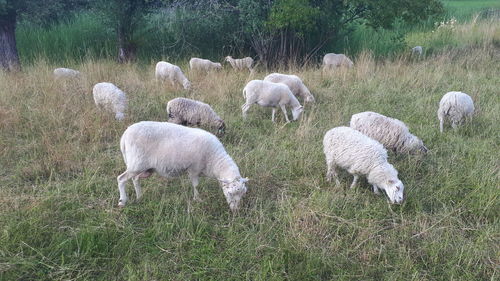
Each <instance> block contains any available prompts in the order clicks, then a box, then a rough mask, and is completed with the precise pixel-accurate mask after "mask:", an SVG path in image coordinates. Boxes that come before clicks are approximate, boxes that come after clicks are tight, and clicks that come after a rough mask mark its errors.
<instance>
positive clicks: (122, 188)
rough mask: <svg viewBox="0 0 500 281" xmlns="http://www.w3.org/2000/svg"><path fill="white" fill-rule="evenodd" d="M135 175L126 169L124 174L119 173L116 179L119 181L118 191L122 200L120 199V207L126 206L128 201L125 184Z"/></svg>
mask: <svg viewBox="0 0 500 281" xmlns="http://www.w3.org/2000/svg"><path fill="white" fill-rule="evenodd" d="M134 176H135V175H133V174H131V173H129V172H128V171H125V172H124V173H123V174H121V175H119V176H118V177H117V178H116V180H117V181H118V191H119V192H120V200H119V201H118V207H124V206H125V204H126V203H127V199H128V198H127V192H126V191H125V185H126V183H127V181H128V180H129V179H131V178H133V177H134Z"/></svg>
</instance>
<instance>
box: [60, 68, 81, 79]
mask: <svg viewBox="0 0 500 281" xmlns="http://www.w3.org/2000/svg"><path fill="white" fill-rule="evenodd" d="M79 76H80V71H78V70H74V69H70V68H63V67H60V68H56V69H54V78H56V79H62V78H76V77H79Z"/></svg>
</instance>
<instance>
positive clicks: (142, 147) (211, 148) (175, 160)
mask: <svg viewBox="0 0 500 281" xmlns="http://www.w3.org/2000/svg"><path fill="white" fill-rule="evenodd" d="M120 149H121V152H122V155H123V160H124V161H125V164H126V166H127V169H126V171H125V172H124V173H122V174H121V175H119V176H118V177H117V181H118V190H119V191H120V201H119V203H118V206H120V207H124V206H125V204H126V202H127V193H126V191H125V185H126V182H127V181H128V180H129V179H132V182H133V184H134V188H135V193H136V197H137V199H139V198H141V196H142V191H141V186H140V183H139V180H140V179H141V178H147V177H149V176H150V175H151V174H153V173H154V172H157V173H158V174H159V175H160V176H162V177H166V178H167V177H178V176H181V175H182V174H186V173H187V174H188V176H189V179H190V180H191V183H192V185H193V193H194V199H195V200H198V201H199V193H198V190H197V189H196V187H197V186H198V183H199V177H200V176H201V175H205V176H207V177H210V178H215V179H217V180H218V181H219V183H220V185H221V187H222V191H223V192H224V195H225V197H226V201H227V203H228V204H229V208H230V209H231V210H232V211H233V212H235V211H237V210H238V208H239V203H240V200H241V198H242V197H243V195H245V193H246V191H247V188H246V186H245V183H246V182H247V181H248V179H247V178H242V177H241V174H240V171H239V169H238V166H237V165H236V163H234V161H233V159H232V158H231V157H230V156H229V155H228V154H227V152H226V150H225V149H224V146H223V145H222V143H221V142H220V141H219V140H218V139H217V137H215V136H214V135H212V134H211V133H209V132H207V131H204V130H202V129H197V128H188V127H184V126H181V125H177V124H172V123H167V122H153V121H142V122H139V123H135V124H133V125H131V126H130V127H128V128H127V129H126V130H125V132H124V133H123V135H122V137H121V140H120Z"/></svg>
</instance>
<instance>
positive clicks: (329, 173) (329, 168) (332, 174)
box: [326, 161, 340, 186]
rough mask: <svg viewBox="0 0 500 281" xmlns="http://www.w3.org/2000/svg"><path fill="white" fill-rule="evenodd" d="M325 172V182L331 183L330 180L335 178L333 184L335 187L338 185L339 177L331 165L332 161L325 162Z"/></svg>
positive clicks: (332, 164) (335, 168) (334, 167)
mask: <svg viewBox="0 0 500 281" xmlns="http://www.w3.org/2000/svg"><path fill="white" fill-rule="evenodd" d="M326 166H327V171H326V181H328V182H331V181H332V178H335V184H336V185H337V186H339V185H340V181H339V177H338V176H337V167H336V166H335V164H334V163H333V161H327V162H326Z"/></svg>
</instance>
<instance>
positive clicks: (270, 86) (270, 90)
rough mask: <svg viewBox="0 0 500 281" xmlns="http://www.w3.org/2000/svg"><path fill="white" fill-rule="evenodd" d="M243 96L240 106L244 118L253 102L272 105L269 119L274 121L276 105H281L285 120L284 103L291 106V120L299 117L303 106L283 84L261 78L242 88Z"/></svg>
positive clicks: (287, 120) (265, 105) (286, 117)
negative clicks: (271, 113) (243, 101)
mask: <svg viewBox="0 0 500 281" xmlns="http://www.w3.org/2000/svg"><path fill="white" fill-rule="evenodd" d="M243 97H244V98H245V99H246V102H245V104H243V105H242V106H241V110H242V111H243V118H246V113H247V111H248V109H250V106H251V105H252V104H254V103H256V104H258V105H260V106H264V107H272V108H273V115H272V118H271V120H273V122H274V115H275V113H276V107H278V106H279V107H281V110H282V111H283V114H285V119H286V122H287V123H288V122H290V120H289V119H288V114H287V112H286V107H285V106H286V105H288V106H290V107H291V108H292V115H293V120H294V121H295V120H297V119H299V117H300V115H301V114H302V111H303V110H304V107H303V106H301V105H300V103H299V101H298V100H297V98H296V97H295V96H294V95H293V93H292V91H290V89H289V88H288V86H286V85H285V84H281V83H273V82H268V81H262V80H252V81H250V82H248V84H247V85H246V86H245V88H244V89H243Z"/></svg>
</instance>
